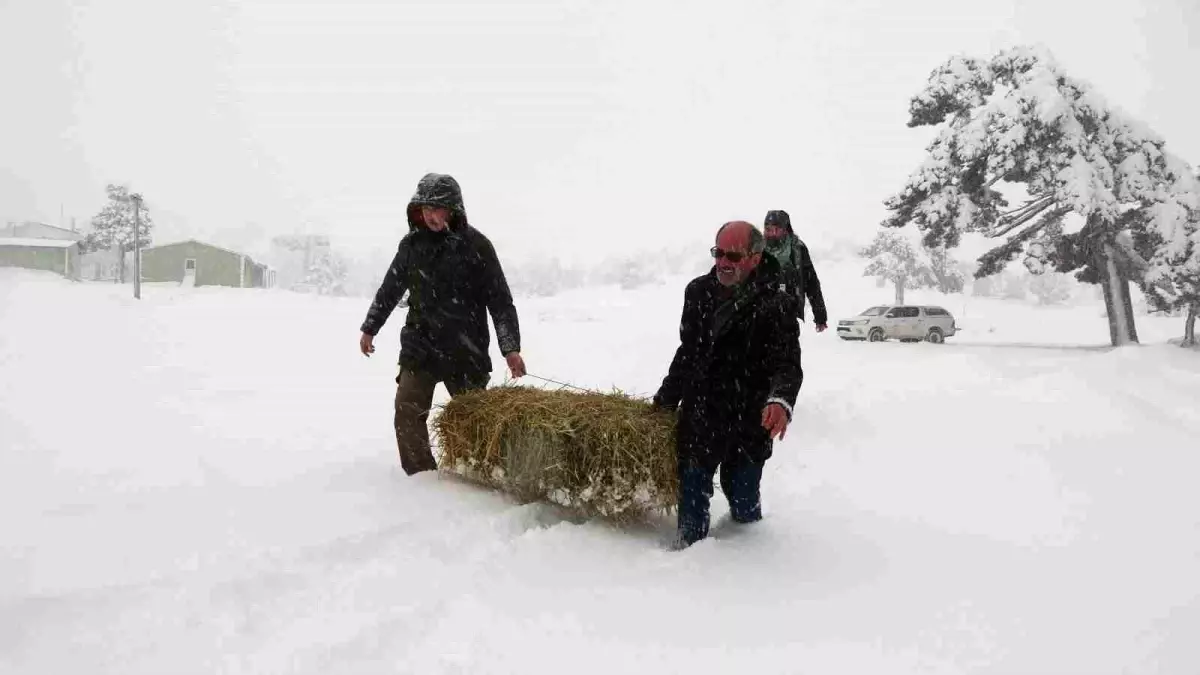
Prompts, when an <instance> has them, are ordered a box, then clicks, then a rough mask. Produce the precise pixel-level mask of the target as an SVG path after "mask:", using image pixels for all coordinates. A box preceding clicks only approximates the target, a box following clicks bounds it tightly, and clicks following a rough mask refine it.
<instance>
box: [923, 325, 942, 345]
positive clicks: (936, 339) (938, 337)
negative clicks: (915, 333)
mask: <svg viewBox="0 0 1200 675" xmlns="http://www.w3.org/2000/svg"><path fill="white" fill-rule="evenodd" d="M925 339H926V340H928V341H929V342H931V343H933V344H935V345H940V344H942V343H943V342H945V341H946V336H944V335H942V329H941V328H930V329H929V335H926V336H925Z"/></svg>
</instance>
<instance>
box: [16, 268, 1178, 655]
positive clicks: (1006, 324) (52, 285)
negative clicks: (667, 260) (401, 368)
mask: <svg viewBox="0 0 1200 675" xmlns="http://www.w3.org/2000/svg"><path fill="white" fill-rule="evenodd" d="M843 277H844V278H843ZM825 285H826V294H827V297H828V299H829V303H830V305H831V309H832V313H833V315H834V318H837V317H839V316H846V315H849V314H853V313H856V312H858V311H859V310H861V309H863V308H865V307H867V306H869V305H871V304H877V303H879V302H881V301H882V302H887V301H889V300H890V298H891V292H890V289H880V290H876V289H874V286H873V284H872V283H870V281H869V280H863V279H861V278H857V277H856V276H855V274H853V273H845V274H842V275H841V276H839V275H838V274H837V273H834V272H831V273H829V274H828V275H826V278H825ZM682 292H683V284H682V280H677V281H674V282H672V283H670V284H667V285H663V286H656V287H650V288H645V289H640V290H637V291H631V292H616V291H611V290H606V289H589V290H579V291H575V292H572V293H569V294H566V295H563V296H559V297H554V298H547V299H539V300H521V301H520V302H519V305H518V308H519V310H520V311H521V319H522V324H523V330H524V333H525V354H526V358H527V362H528V365H529V368H530V371H531V373H533V374H535V375H539V376H542V377H547V378H552V379H560V380H566V381H569V382H571V383H574V384H577V385H581V386H588V387H598V388H610V387H620V388H622V389H625V390H629V391H635V392H641V393H645V394H647V395H648V394H650V393H651V392H653V390H654V388H655V387H656V385H657V384H658V381H659V379H660V378H661V376H662V374H663V372H664V369H665V368H666V365H667V363H668V361H669V359H670V356H671V354H672V352H673V349H674V340H675V331H676V327H677V323H678V311H679V303H680V300H681V298H682ZM129 294H130V292H129V288H128V287H127V286H126V287H115V286H110V285H104V284H99V285H96V284H71V283H68V282H65V281H62V280H58V279H55V278H53V277H52V276H49V275H38V274H33V273H25V272H13V271H12V270H0V495H2V498H3V508H0V533H2V537H0V626H3V629H0V671H3V672H10V673H21V674H29V675H32V674H33V673H122V674H132V673H156V674H158V673H256V674H260V673H283V672H287V673H322V674H325V673H381V672H404V673H422V674H433V673H521V674H535V673H555V674H558V673H604V674H606V675H608V674H612V673H623V672H631V673H632V672H638V673H656V674H658V673H674V672H686V673H710V672H711V673H732V672H742V673H820V674H822V675H830V674H833V673H853V674H864V673H872V674H878V675H882V674H891V673H997V674H1014V673H1055V674H1066V673H1080V674H1085V673H1086V674H1088V675H1099V674H1103V673H1114V674H1115V673H1194V672H1197V668H1200V640H1198V639H1197V637H1198V636H1200V490H1197V489H1196V484H1197V480H1198V476H1200V455H1198V454H1197V452H1196V450H1197V447H1198V445H1197V438H1198V436H1197V434H1198V431H1200V355H1198V354H1197V353H1195V352H1189V351H1185V350H1182V349H1179V348H1177V347H1172V346H1167V345H1166V344H1165V342H1166V340H1167V339H1168V338H1170V337H1175V336H1176V335H1178V334H1179V332H1180V331H1181V329H1182V320H1181V319H1151V318H1147V317H1139V325H1138V327H1139V330H1140V332H1141V337H1142V341H1143V345H1142V346H1140V347H1131V348H1125V349H1121V350H1110V349H1107V348H1106V346H1105V345H1106V343H1107V329H1106V324H1105V319H1104V318H1103V312H1102V309H1101V307H1100V306H1098V305H1094V304H1093V305H1087V306H1082V307H1073V308H1069V309H1042V308H1035V307H1028V306H1022V305H1018V304H1012V303H1004V302H999V301H986V300H977V299H965V298H963V297H962V296H953V297H951V298H941V297H938V296H932V295H929V294H922V293H915V294H913V295H912V297H911V298H910V301H936V302H940V303H941V304H944V306H946V307H947V308H948V309H950V310H951V311H952V312H954V313H955V314H956V315H957V316H958V317H959V323H960V324H962V325H963V326H965V328H966V331H965V332H963V333H962V334H960V335H959V336H957V337H955V338H953V339H951V340H950V341H949V342H948V343H947V344H945V345H941V346H934V345H927V344H900V343H894V342H889V343H885V344H865V343H845V342H842V341H840V340H838V339H837V338H836V337H835V336H834V335H833V334H832V332H831V333H827V334H824V335H816V334H814V333H812V332H810V328H809V327H807V326H806V330H805V334H804V335H803V338H802V339H803V343H804V347H805V355H804V358H805V362H804V364H805V369H806V382H805V385H804V389H803V392H802V395H801V401H800V404H799V406H798V411H799V412H798V416H797V420H796V422H795V424H794V425H793V427H792V429H791V430H790V433H789V434H788V436H787V439H786V440H785V441H784V442H783V443H782V444H781V445H780V446H779V447H778V448H777V450H776V458H775V459H774V460H773V461H772V462H771V463H770V464H769V465H768V469H767V472H766V474H765V478H764V507H765V511H766V519H765V520H764V521H763V522H761V523H759V524H757V525H755V526H753V527H751V528H748V529H736V528H733V527H730V526H728V525H727V524H725V523H720V524H718V525H717V526H716V531H715V536H714V538H712V539H710V540H708V541H705V542H702V543H700V544H698V545H696V546H695V547H693V548H691V549H689V550H687V551H683V552H674V553H672V552H668V551H666V550H664V548H663V546H662V541H663V540H664V538H665V537H666V536H667V535H668V534H669V533H670V531H671V528H672V525H673V523H672V521H671V520H669V519H664V520H663V521H662V522H660V523H655V524H651V525H648V526H646V527H642V528H635V529H632V530H618V529H615V528H613V527H610V526H608V525H605V524H603V523H599V522H588V523H582V524H577V523H573V522H572V521H571V520H568V519H564V518H563V515H562V514H560V513H558V512H557V511H556V510H555V509H553V508H551V507H549V506H543V505H527V506H517V505H515V504H513V503H511V502H510V501H509V500H508V499H506V498H505V497H504V496H502V495H499V494H495V493H490V492H487V491H484V490H481V489H478V488H474V487H470V486H466V485H463V484H460V483H458V482H455V481H453V480H448V479H440V478H438V477H437V476H434V475H428V474H426V475H421V476H417V477H413V478H408V477H405V476H404V474H403V473H402V472H401V471H400V469H399V468H398V463H397V461H396V453H395V448H394V444H393V439H392V430H391V408H392V395H393V381H392V378H393V377H394V375H395V354H396V350H397V348H398V342H397V340H398V331H399V326H400V323H401V320H402V310H401V311H398V312H397V314H396V316H394V317H393V319H392V321H391V322H390V323H389V324H388V327H387V328H386V329H385V330H384V333H383V334H382V336H381V338H380V339H379V340H378V342H377V345H378V352H377V354H376V355H375V357H374V358H372V359H365V358H363V357H362V356H361V355H360V354H358V352H357V338H358V332H357V329H358V325H359V323H360V321H361V318H362V315H363V313H364V311H365V309H366V301H365V300H360V299H356V300H348V299H332V298H324V297H315V296H304V295H296V294H291V293H287V292H279V291H251V290H247V291H239V290H231V289H220V290H216V289H186V290H185V289H179V288H171V287H162V286H148V287H147V288H145V289H144V297H143V300H141V301H140V302H139V301H135V300H133V299H132V298H130V297H128V296H129ZM493 349H494V346H493ZM497 363H500V361H499V360H498V357H497ZM496 376H497V378H499V377H501V376H502V373H501V372H500V371H498V372H497V373H496ZM441 395H442V392H441V390H440V389H439V397H440V396H441ZM714 509H715V513H714V515H715V516H716V517H717V518H718V520H720V517H721V515H722V514H724V512H725V510H726V509H725V503H724V500H723V497H722V496H721V495H720V492H719V491H718V493H717V496H716V498H715V499H714Z"/></svg>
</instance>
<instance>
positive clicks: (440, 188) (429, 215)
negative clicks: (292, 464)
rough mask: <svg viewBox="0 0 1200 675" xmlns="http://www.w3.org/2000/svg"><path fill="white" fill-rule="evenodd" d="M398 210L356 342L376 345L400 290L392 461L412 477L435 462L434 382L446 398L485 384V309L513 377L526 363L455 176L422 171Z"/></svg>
mask: <svg viewBox="0 0 1200 675" xmlns="http://www.w3.org/2000/svg"><path fill="white" fill-rule="evenodd" d="M407 215H408V234H406V235H405V236H404V238H403V239H401V240H400V245H399V246H398V247H397V249H396V255H395V257H394V258H393V260H392V264H391V265H390V266H389V267H388V270H387V273H386V274H385V275H384V278H383V283H382V284H380V286H379V290H378V292H376V294H375V300H374V301H373V302H372V303H371V306H370V308H369V309H368V310H367V317H366V320H365V321H363V324H362V327H361V330H362V337H361V338H360V340H359V348H360V349H361V350H362V353H363V354H364V355H367V356H370V355H371V353H372V352H374V351H375V346H374V339H375V336H376V335H377V334H378V333H379V330H380V329H381V328H383V325H384V323H386V322H387V320H388V317H389V316H390V315H391V313H392V310H394V309H395V308H396V305H397V303H398V302H399V301H400V298H401V297H403V295H404V293H405V292H406V291H407V292H408V313H407V316H406V317H405V322H404V328H403V329H401V331H400V374H399V375H397V376H396V416H395V428H396V444H397V446H398V449H399V452H400V464H401V466H402V467H403V469H404V471H405V473H407V474H408V475H412V474H415V473H418V472H421V471H431V470H434V469H437V461H436V460H435V459H434V457H433V453H432V451H431V450H430V447H429V427H428V419H429V410H430V408H431V407H432V405H433V393H434V389H435V387H436V386H437V384H438V383H439V382H441V383H443V384H444V385H445V386H446V390H447V391H448V392H449V393H450V395H451V396H457V395H459V394H461V393H463V392H466V391H470V390H473V389H482V388H484V387H486V386H487V383H488V380H489V379H490V375H491V372H492V361H491V358H490V357H489V356H488V349H489V347H490V335H489V333H488V326H487V314H489V313H490V314H491V317H492V322H493V324H494V325H495V328H496V342H497V343H498V345H499V347H500V353H501V354H502V355H504V358H505V360H506V361H507V363H508V367H509V369H510V370H511V371H512V374H513V377H518V378H519V377H521V376H522V375H524V374H525V362H524V360H523V359H522V357H521V333H520V328H519V324H518V321H517V310H516V308H515V307H514V306H513V299H512V293H511V292H510V291H509V288H508V281H507V279H506V278H505V275H504V271H503V269H502V268H501V266H500V261H499V259H498V258H497V256H496V250H495V249H494V248H493V247H492V243H491V241H490V240H488V238H487V237H485V236H484V235H483V233H482V232H480V231H479V230H477V229H475V228H474V227H473V226H471V225H470V223H469V222H468V221H467V212H466V208H465V207H464V205H463V198H462V189H461V188H460V187H459V184H458V181H456V180H455V179H454V178H453V177H451V176H448V175H444V174H436V173H430V174H426V175H425V176H424V177H422V178H421V180H420V182H419V183H418V184H417V189H416V193H415V194H413V197H412V200H411V201H410V202H409V204H408V209H407Z"/></svg>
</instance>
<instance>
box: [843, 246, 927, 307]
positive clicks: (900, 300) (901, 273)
mask: <svg viewBox="0 0 1200 675" xmlns="http://www.w3.org/2000/svg"><path fill="white" fill-rule="evenodd" d="M859 255H860V256H862V257H863V258H868V259H869V260H870V261H871V262H869V263H868V264H867V267H866V269H864V270H863V276H864V277H876V278H880V279H886V280H887V281H889V282H891V283H892V284H893V285H894V286H895V288H896V298H895V302H896V304H897V305H903V304H904V290H905V289H906V288H907V289H913V290H915V289H918V288H933V287H935V286H937V278H936V277H935V276H934V274H933V272H932V271H931V270H930V269H929V266H928V265H926V264H923V263H922V261H921V260H920V257H919V256H918V255H917V250H916V247H914V246H913V245H912V244H910V243H909V242H908V240H907V239H905V238H904V237H903V236H901V235H900V234H899V233H897V232H893V231H888V230H884V231H882V232H878V233H876V234H875V239H874V240H873V241H872V242H871V245H870V246H867V247H866V248H864V249H862V250H860V251H859Z"/></svg>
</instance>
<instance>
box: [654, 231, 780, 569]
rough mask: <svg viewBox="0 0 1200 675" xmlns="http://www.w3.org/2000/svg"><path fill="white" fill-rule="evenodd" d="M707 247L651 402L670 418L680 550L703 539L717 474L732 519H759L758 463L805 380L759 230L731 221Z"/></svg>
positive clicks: (776, 266)
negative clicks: (709, 259) (708, 266)
mask: <svg viewBox="0 0 1200 675" xmlns="http://www.w3.org/2000/svg"><path fill="white" fill-rule="evenodd" d="M716 244H717V245H716V246H714V247H713V249H712V255H713V258H715V259H716V264H715V265H713V268H712V270H711V271H709V272H708V274H705V275H703V276H700V277H697V278H695V279H693V280H692V281H691V282H690V283H689V284H688V285H687V289H686V290H685V291H684V299H683V313H682V317H681V319H680V325H679V346H678V348H677V349H676V351H675V358H674V359H673V360H672V361H671V365H670V368H669V370H668V371H667V375H666V377H664V378H663V381H662V385H661V386H660V387H659V389H658V391H657V392H656V393H655V395H654V399H653V403H654V405H655V406H657V407H659V408H664V409H667V410H676V409H677V410H678V411H679V414H678V418H677V423H676V453H677V460H678V466H677V470H678V476H679V502H678V535H677V539H676V542H675V545H676V546H677V547H680V548H682V547H686V546H690V545H691V544H693V543H695V542H697V541H699V540H701V539H704V538H705V537H706V536H708V529H709V503H710V500H711V498H712V495H713V484H712V481H713V476H714V475H715V474H716V472H717V470H718V468H719V469H720V473H721V490H722V492H724V493H725V497H726V499H728V501H729V510H730V516H731V518H732V520H733V521H734V522H736V523H752V522H755V521H757V520H759V519H761V518H762V507H761V504H760V499H759V484H760V481H761V480H762V471H763V465H764V464H765V463H766V461H767V460H768V459H769V458H770V457H771V455H772V446H773V441H774V439H775V438H776V437H778V438H780V439H782V438H783V436H784V434H785V433H786V431H787V427H788V423H789V422H790V421H791V418H792V409H793V407H794V406H795V404H796V397H797V396H798V395H799V392H800V386H801V383H802V382H803V380H804V371H803V369H802V367H801V363H800V333H799V329H800V326H799V324H798V323H797V322H796V320H795V313H794V311H793V308H792V307H791V299H790V297H789V296H788V295H786V294H785V293H782V292H780V290H779V284H780V277H779V273H780V270H779V263H778V262H777V261H776V260H775V259H774V258H773V257H772V256H771V255H769V254H764V253H763V247H764V242H763V235H762V233H761V232H759V231H758V229H757V228H755V227H754V226H753V225H751V224H750V223H747V222H745V221H733V222H730V223H726V224H725V225H723V226H722V227H721V229H720V230H719V231H718V233H717V241H716Z"/></svg>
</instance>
